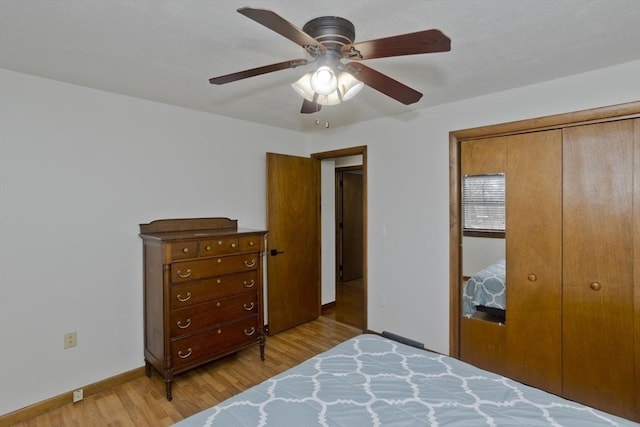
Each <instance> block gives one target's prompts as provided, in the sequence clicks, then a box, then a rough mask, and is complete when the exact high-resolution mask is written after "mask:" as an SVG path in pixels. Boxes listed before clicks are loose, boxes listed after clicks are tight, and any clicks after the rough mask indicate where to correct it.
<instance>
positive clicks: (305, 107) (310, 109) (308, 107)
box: [300, 99, 322, 114]
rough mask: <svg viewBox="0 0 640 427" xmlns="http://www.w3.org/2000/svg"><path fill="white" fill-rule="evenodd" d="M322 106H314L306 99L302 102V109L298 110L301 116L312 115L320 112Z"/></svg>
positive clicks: (313, 103)
mask: <svg viewBox="0 0 640 427" xmlns="http://www.w3.org/2000/svg"><path fill="white" fill-rule="evenodd" d="M321 107H322V106H321V105H320V104H316V103H315V102H312V101H307V100H306V99H305V100H304V101H303V102H302V108H301V109H300V113H301V114H312V113H317V112H318V111H320V108H321Z"/></svg>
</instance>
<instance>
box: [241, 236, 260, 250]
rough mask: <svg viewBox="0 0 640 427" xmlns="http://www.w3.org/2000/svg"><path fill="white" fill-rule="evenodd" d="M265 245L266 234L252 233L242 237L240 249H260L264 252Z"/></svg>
mask: <svg viewBox="0 0 640 427" xmlns="http://www.w3.org/2000/svg"><path fill="white" fill-rule="evenodd" d="M263 247H264V236H263V235H262V234H260V235H258V234H251V235H248V236H242V237H240V250H241V251H243V252H245V251H258V250H259V251H260V252H262V250H263Z"/></svg>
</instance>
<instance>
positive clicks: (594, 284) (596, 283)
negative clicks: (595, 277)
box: [589, 282, 602, 291]
mask: <svg viewBox="0 0 640 427" xmlns="http://www.w3.org/2000/svg"><path fill="white" fill-rule="evenodd" d="M589 287H590V288H591V289H593V290H594V291H599V290H600V289H601V288H602V286H601V285H600V283H598V282H593V283H591V284H590V285H589Z"/></svg>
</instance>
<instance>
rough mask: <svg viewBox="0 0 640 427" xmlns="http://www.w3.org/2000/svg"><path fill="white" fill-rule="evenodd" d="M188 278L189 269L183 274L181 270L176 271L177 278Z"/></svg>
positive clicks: (189, 274)
mask: <svg viewBox="0 0 640 427" xmlns="http://www.w3.org/2000/svg"><path fill="white" fill-rule="evenodd" d="M189 276H191V269H190V268H187V271H185V273H184V274H182V271H181V270H178V277H182V278H183V279H186V278H187V277H189Z"/></svg>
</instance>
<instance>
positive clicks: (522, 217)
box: [505, 130, 562, 394]
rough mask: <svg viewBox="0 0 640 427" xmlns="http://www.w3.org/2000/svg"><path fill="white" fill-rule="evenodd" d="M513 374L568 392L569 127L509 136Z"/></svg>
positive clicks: (509, 314)
mask: <svg viewBox="0 0 640 427" xmlns="http://www.w3.org/2000/svg"><path fill="white" fill-rule="evenodd" d="M505 175H506V194H507V197H506V218H507V221H506V230H507V245H506V247H507V318H506V331H507V345H506V360H507V363H506V366H507V375H508V376H510V377H512V378H514V379H516V380H518V381H521V382H523V383H526V384H530V385H533V386H535V387H540V388H543V389H545V390H548V391H550V392H552V393H557V394H559V393H561V392H562V352H561V350H560V348H561V331H562V329H561V326H562V317H561V310H562V241H561V237H562V132H561V131H560V130H551V131H543V132H542V131H541V132H533V133H525V134H521V135H514V136H509V137H507V170H506V174H505Z"/></svg>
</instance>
